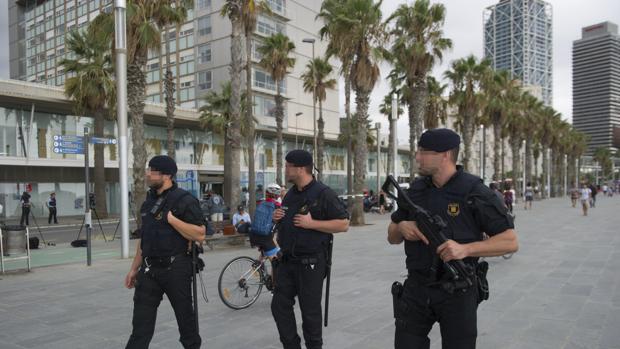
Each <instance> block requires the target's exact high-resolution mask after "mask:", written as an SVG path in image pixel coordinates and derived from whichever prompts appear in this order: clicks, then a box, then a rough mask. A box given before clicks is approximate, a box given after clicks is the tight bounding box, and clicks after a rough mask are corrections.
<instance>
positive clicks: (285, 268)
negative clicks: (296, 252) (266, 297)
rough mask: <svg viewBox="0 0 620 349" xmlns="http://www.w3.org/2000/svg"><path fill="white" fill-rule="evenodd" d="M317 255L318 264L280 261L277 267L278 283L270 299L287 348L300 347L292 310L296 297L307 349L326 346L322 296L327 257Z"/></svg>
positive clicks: (276, 276) (281, 337)
mask: <svg viewBox="0 0 620 349" xmlns="http://www.w3.org/2000/svg"><path fill="white" fill-rule="evenodd" d="M314 257H316V258H315V259H316V264H302V263H300V262H293V261H278V263H276V265H275V266H274V279H275V280H276V286H275V290H274V293H273V298H272V300H271V313H272V314H273V318H274V320H275V322H276V326H277V327H278V332H279V334H280V341H281V342H282V345H283V347H284V349H301V338H300V337H299V335H298V334H297V322H296V321H295V312H294V311H293V306H294V305H295V296H297V299H298V300H299V308H300V310H301V318H302V330H303V336H304V341H305V342H306V348H308V349H320V348H322V347H323V327H322V321H321V320H322V316H323V312H322V308H321V298H322V296H323V279H324V278H325V267H326V260H325V256H324V255H323V254H320V255H318V256H314Z"/></svg>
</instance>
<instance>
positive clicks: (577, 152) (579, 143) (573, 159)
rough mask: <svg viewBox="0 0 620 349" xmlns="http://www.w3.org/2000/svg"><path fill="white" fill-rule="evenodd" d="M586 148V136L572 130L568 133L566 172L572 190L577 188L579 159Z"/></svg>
mask: <svg viewBox="0 0 620 349" xmlns="http://www.w3.org/2000/svg"><path fill="white" fill-rule="evenodd" d="M587 148H588V141H587V136H586V135H585V134H583V133H581V132H579V131H577V130H575V129H574V128H572V129H571V131H570V144H569V147H568V171H569V178H570V179H569V183H571V185H573V187H574V188H578V187H579V175H578V173H579V170H578V168H577V166H578V162H579V158H580V157H581V156H583V154H584V153H585V151H586V149H587Z"/></svg>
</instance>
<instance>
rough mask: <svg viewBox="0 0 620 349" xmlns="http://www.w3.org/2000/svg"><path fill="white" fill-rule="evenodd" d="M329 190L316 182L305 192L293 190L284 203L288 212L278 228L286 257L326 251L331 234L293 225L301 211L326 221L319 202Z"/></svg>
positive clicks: (279, 240)
mask: <svg viewBox="0 0 620 349" xmlns="http://www.w3.org/2000/svg"><path fill="white" fill-rule="evenodd" d="M327 189H329V187H328V186H326V185H325V184H323V183H321V182H318V181H316V180H314V181H313V182H311V183H310V184H308V186H307V187H306V188H304V190H303V191H298V190H297V189H296V188H292V189H291V190H289V191H288V193H287V194H286V196H285V197H284V201H283V202H282V208H283V209H285V210H286V214H285V215H284V218H282V220H281V222H280V226H279V228H278V244H279V245H280V248H281V249H282V253H284V254H285V255H293V256H302V255H311V254H316V253H318V252H322V251H324V250H325V248H326V247H327V245H328V244H329V239H330V234H325V233H322V232H320V231H317V230H312V229H303V228H300V227H296V226H295V225H294V224H293V218H294V217H295V215H296V214H298V213H300V211H306V210H307V211H309V212H310V215H311V216H312V219H315V220H324V219H325V217H326V216H327V214H326V212H322V211H323V210H322V205H321V204H320V202H319V199H320V197H321V193H323V192H324V191H325V190H327Z"/></svg>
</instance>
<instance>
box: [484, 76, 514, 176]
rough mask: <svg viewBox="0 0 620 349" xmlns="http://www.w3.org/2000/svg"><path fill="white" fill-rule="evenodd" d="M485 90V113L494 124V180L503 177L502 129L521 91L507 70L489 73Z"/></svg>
mask: <svg viewBox="0 0 620 349" xmlns="http://www.w3.org/2000/svg"><path fill="white" fill-rule="evenodd" d="M484 91H485V95H486V97H487V109H486V111H485V114H486V115H487V116H488V118H489V119H490V122H491V124H492V125H493V143H494V144H493V146H494V149H495V150H494V151H493V170H494V171H493V180H494V181H497V180H500V179H502V178H503V173H502V166H501V164H500V161H501V160H502V152H501V149H502V148H503V147H502V142H503V139H504V137H503V136H502V131H503V130H504V129H505V126H506V119H507V116H508V113H509V112H510V108H512V107H513V105H512V104H513V102H514V99H515V96H516V95H517V93H518V92H519V91H520V87H519V83H518V81H517V80H514V79H512V78H511V77H510V73H509V72H508V71H507V70H501V71H496V72H495V73H494V74H489V76H488V79H487V81H485V84H484Z"/></svg>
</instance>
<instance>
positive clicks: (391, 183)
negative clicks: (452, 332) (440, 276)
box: [381, 175, 474, 290]
mask: <svg viewBox="0 0 620 349" xmlns="http://www.w3.org/2000/svg"><path fill="white" fill-rule="evenodd" d="M391 187H394V188H395V189H396V192H397V193H398V197H396V196H395V195H394V194H393V192H392V190H391ZM381 189H383V192H384V193H386V195H388V196H389V197H390V198H392V199H393V200H396V202H398V207H403V208H404V209H406V210H407V211H408V212H409V214H410V218H411V220H413V221H415V222H416V224H417V226H418V228H420V231H421V232H422V234H424V237H426V239H427V240H428V242H429V243H430V247H431V249H432V250H433V252H434V253H436V251H437V247H439V246H440V245H441V244H443V243H444V242H446V241H447V240H448V239H447V238H446V234H445V232H446V230H447V229H448V225H447V224H446V222H445V221H444V219H443V218H442V217H441V216H439V215H437V214H436V215H432V214H431V213H430V212H428V211H427V210H425V209H424V208H422V207H420V206H419V205H416V204H414V203H413V201H411V198H409V196H408V195H407V193H405V191H404V190H403V189H402V188H401V187H400V185H398V182H397V181H396V180H395V179H394V177H393V176H392V175H389V176H387V178H386V179H385V182H384V183H383V186H382V187H381ZM444 266H445V269H446V270H447V272H448V273H449V274H450V278H451V279H452V281H453V282H454V285H453V286H454V288H453V290H454V289H460V288H464V287H470V286H473V284H474V273H473V270H471V268H469V267H468V266H467V265H465V263H464V262H463V261H462V260H460V259H454V260H451V261H449V262H444Z"/></svg>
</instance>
